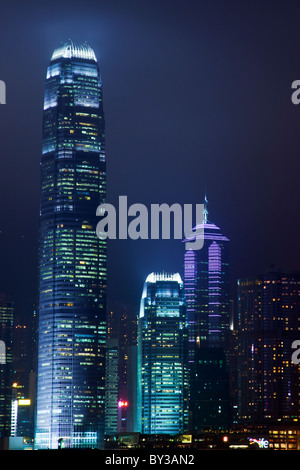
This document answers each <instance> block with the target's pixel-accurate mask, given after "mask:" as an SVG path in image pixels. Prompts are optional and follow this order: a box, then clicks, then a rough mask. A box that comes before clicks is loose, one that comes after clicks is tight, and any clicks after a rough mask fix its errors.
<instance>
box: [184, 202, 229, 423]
mask: <svg viewBox="0 0 300 470" xmlns="http://www.w3.org/2000/svg"><path fill="white" fill-rule="evenodd" d="M196 228H197V231H196V230H195V233H194V234H193V235H191V237H190V238H189V239H188V240H189V241H193V240H195V237H203V246H202V248H201V249H198V250H192V249H188V250H186V251H185V258H184V292H185V298H186V312H187V320H188V331H189V372H190V391H191V392H190V399H189V410H190V429H191V431H193V432H198V431H200V430H201V429H207V428H223V427H226V426H228V425H229V424H230V420H231V412H230V409H231V403H230V396H229V394H230V389H229V385H230V384H229V344H230V343H229V334H230V299H229V239H228V238H227V237H226V236H224V235H222V233H221V230H220V228H219V227H217V226H216V225H215V224H214V223H212V222H210V221H209V220H208V210H207V199H206V197H205V204H204V212H203V222H202V224H199V225H197V227H196ZM212 349H213V351H212ZM209 364H210V365H211V364H214V366H213V367H212V366H209ZM218 367H219V370H218ZM208 390H209V396H210V399H208Z"/></svg>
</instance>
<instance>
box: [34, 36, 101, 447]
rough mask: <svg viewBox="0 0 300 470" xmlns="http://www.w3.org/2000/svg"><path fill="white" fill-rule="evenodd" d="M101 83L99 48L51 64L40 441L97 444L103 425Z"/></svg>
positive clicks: (67, 52) (74, 50) (66, 52)
mask: <svg viewBox="0 0 300 470" xmlns="http://www.w3.org/2000/svg"><path fill="white" fill-rule="evenodd" d="M104 132H105V126H104V113H103V102H102V84H101V78H100V74H99V68H98V63H97V60H96V57H95V54H94V51H93V50H92V49H91V48H90V47H89V46H88V45H86V44H84V45H79V46H75V45H74V44H73V43H72V42H71V41H69V42H68V43H67V44H65V45H63V46H61V47H59V48H58V49H56V50H55V51H54V53H53V55H52V58H51V61H50V64H49V66H48V69H47V78H46V85H45V97H44V114H43V149H42V157H41V203H40V248H39V273H40V274H39V276H40V278H39V293H40V298H39V338H38V375H37V403H36V409H37V413H36V430H35V446H36V447H37V448H57V446H58V442H59V440H60V442H61V443H63V444H64V445H65V446H70V447H91V446H92V447H96V446H98V445H101V442H102V437H101V436H102V434H103V431H104V381H105V370H104V363H105V341H106V315H105V308H106V300H105V299H106V242H105V241H103V240H99V239H98V238H97V236H96V232H95V230H96V223H97V220H96V209H97V206H98V205H99V204H101V203H103V202H104V200H105V193H106V163H105V135H104Z"/></svg>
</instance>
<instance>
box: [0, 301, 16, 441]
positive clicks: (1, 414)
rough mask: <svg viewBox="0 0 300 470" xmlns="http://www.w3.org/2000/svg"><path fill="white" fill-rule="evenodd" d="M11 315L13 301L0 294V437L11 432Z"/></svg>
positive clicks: (12, 312) (12, 314) (6, 435)
mask: <svg viewBox="0 0 300 470" xmlns="http://www.w3.org/2000/svg"><path fill="white" fill-rule="evenodd" d="M13 317H14V304H13V301H12V300H11V299H10V297H9V296H7V295H5V294H0V359H1V360H0V437H8V436H10V433H11V401H12V388H11V386H12V380H13V367H12V348H13Z"/></svg>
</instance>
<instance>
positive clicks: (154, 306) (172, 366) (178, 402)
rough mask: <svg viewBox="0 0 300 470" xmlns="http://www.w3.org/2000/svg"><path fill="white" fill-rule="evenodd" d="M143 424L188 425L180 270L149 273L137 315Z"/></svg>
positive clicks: (171, 429) (168, 429) (157, 429)
mask: <svg viewBox="0 0 300 470" xmlns="http://www.w3.org/2000/svg"><path fill="white" fill-rule="evenodd" d="M137 369H138V371H137V375H138V394H137V400H138V405H139V406H140V409H139V415H138V416H139V417H138V419H139V429H140V431H141V432H142V433H144V434H178V433H181V432H184V431H186V430H187V427H188V408H187V404H188V401H187V400H188V376H187V325H186V315H185V299H184V292H183V282H182V280H181V277H180V275H179V274H165V273H162V274H160V273H159V274H155V273H152V274H149V276H148V277H147V279H146V281H145V283H144V288H143V293H142V299H141V306H140V313H139V320H138V365H137Z"/></svg>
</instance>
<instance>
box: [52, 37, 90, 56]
mask: <svg viewBox="0 0 300 470" xmlns="http://www.w3.org/2000/svg"><path fill="white" fill-rule="evenodd" d="M73 57H75V58H77V59H86V60H94V61H95V62H97V59H96V56H95V53H94V51H93V49H92V48H91V47H90V46H89V45H88V44H87V43H83V44H80V45H79V44H75V43H74V42H73V41H71V40H70V39H69V40H68V41H67V42H66V43H65V44H63V45H62V46H60V47H58V48H57V49H55V51H54V52H53V54H52V57H51V61H52V60H55V59H59V58H64V59H72V58H73Z"/></svg>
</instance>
